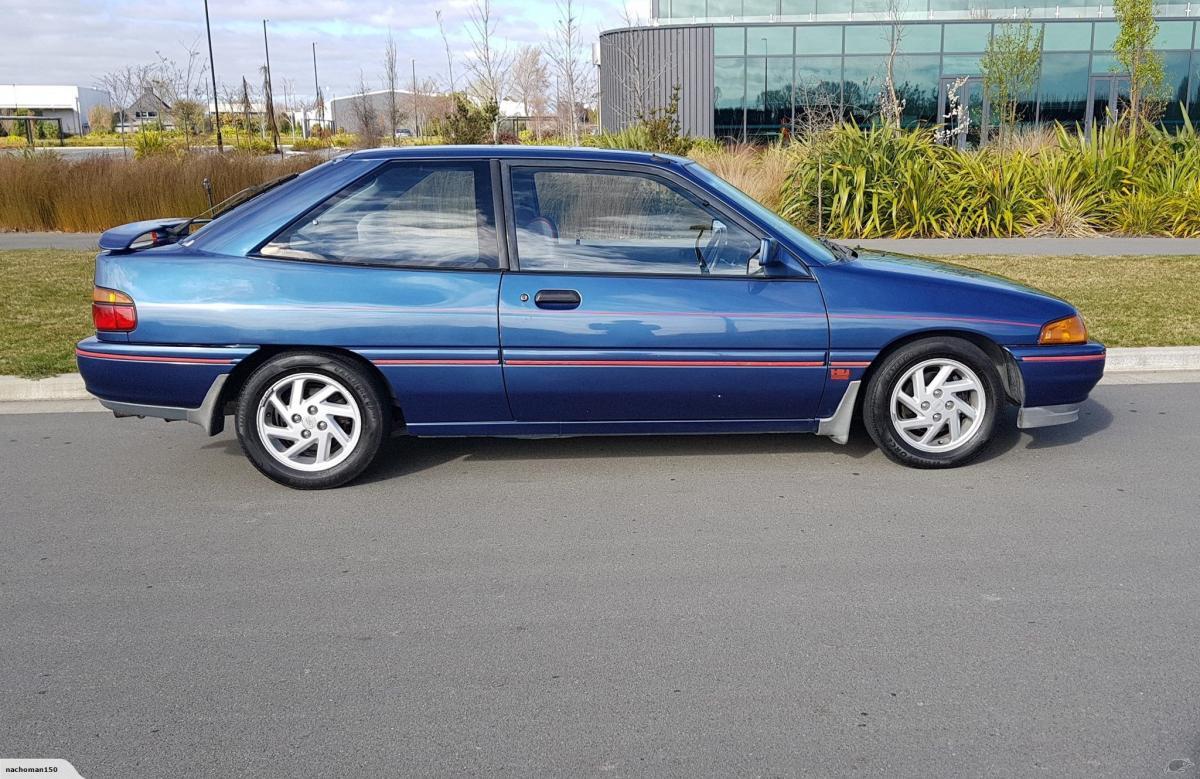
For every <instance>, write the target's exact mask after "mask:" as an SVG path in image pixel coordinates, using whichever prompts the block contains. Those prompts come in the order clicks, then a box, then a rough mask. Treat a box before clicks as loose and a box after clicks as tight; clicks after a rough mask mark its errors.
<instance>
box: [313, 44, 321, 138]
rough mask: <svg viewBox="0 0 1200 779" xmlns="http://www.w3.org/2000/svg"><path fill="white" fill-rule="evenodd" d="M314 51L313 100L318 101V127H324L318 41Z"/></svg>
mask: <svg viewBox="0 0 1200 779" xmlns="http://www.w3.org/2000/svg"><path fill="white" fill-rule="evenodd" d="M312 50H313V100H314V101H316V106H315V107H316V109H317V126H318V127H323V126H324V124H325V101H324V100H322V99H321V83H320V82H319V81H318V80H317V42H316V41H313V45H312ZM322 131H323V130H322ZM310 134H311V133H310Z"/></svg>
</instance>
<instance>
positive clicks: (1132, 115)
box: [1113, 0, 1166, 136]
mask: <svg viewBox="0 0 1200 779" xmlns="http://www.w3.org/2000/svg"><path fill="white" fill-rule="evenodd" d="M1113 15H1114V16H1115V17H1116V18H1117V23H1118V24H1119V25H1120V30H1119V31H1118V32H1117V39H1116V40H1115V41H1114V42H1113V53H1114V54H1115V55H1116V57H1117V62H1119V63H1121V65H1122V66H1123V67H1124V68H1125V71H1126V72H1127V73H1128V74H1129V111H1128V116H1129V132H1130V134H1132V135H1135V136H1136V135H1137V133H1138V128H1139V126H1140V125H1141V123H1142V122H1143V121H1146V120H1153V119H1155V118H1157V116H1158V114H1159V113H1160V112H1161V111H1162V108H1163V105H1164V103H1165V101H1166V94H1165V93H1166V76H1165V74H1164V72H1163V61H1162V55H1160V54H1159V53H1158V52H1157V51H1155V50H1154V49H1153V48H1151V47H1152V46H1153V45H1154V38H1155V36H1157V35H1158V22H1157V21H1155V19H1154V0H1113Z"/></svg>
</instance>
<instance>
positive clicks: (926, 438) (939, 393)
mask: <svg viewBox="0 0 1200 779" xmlns="http://www.w3.org/2000/svg"><path fill="white" fill-rule="evenodd" d="M888 408H889V410H890V412H891V417H892V426H893V427H894V428H895V430H896V433H897V434H898V435H899V436H900V438H901V439H902V440H903V441H904V443H906V444H908V445H909V446H911V447H913V448H914V449H918V450H920V451H922V452H952V451H954V450H955V449H958V448H960V447H962V446H963V445H965V444H966V443H968V442H969V441H970V440H971V439H972V438H973V437H974V436H975V434H976V433H977V432H978V431H979V428H980V426H981V425H982V424H983V419H984V414H985V412H986V411H987V393H986V391H985V390H984V384H983V382H982V381H981V380H980V379H979V377H978V376H977V375H976V374H975V372H974V371H972V370H971V369H970V368H968V367H967V366H966V365H964V364H962V363H961V362H958V361H957V360H951V359H948V358H944V357H938V358H934V359H930V360H924V361H922V362H920V363H917V364H916V365H914V366H913V367H911V368H909V369H908V370H907V371H905V372H904V374H903V375H902V376H901V377H900V380H899V381H897V382H896V384H895V386H894V387H893V389H892V395H891V401H890V402H889V404H888Z"/></svg>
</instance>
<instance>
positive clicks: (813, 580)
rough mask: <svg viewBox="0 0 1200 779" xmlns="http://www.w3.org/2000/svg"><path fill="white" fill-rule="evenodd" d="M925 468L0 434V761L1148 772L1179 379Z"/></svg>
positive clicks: (1197, 580)
mask: <svg viewBox="0 0 1200 779" xmlns="http://www.w3.org/2000/svg"><path fill="white" fill-rule="evenodd" d="M1094 396H1095V400H1094V401H1092V402H1090V403H1089V404H1088V405H1087V407H1086V409H1085V416H1084V418H1083V419H1082V420H1081V422H1080V423H1078V424H1076V425H1073V426H1069V427H1064V428H1054V429H1046V430H1041V431H1036V432H1035V433H1034V434H1027V433H1023V434H1018V433H1017V432H1016V431H1015V430H1014V431H1012V432H1008V433H1006V434H1005V435H1003V436H1002V437H1001V438H1000V439H999V440H998V441H997V443H996V445H995V446H994V447H993V448H992V449H991V450H990V451H989V452H988V453H987V457H986V458H985V459H984V461H982V462H979V463H977V464H975V465H972V466H970V467H967V468H965V469H960V470H956V471H952V472H919V471H911V470H904V469H902V468H899V467H897V466H894V465H891V464H890V463H888V462H887V461H886V460H884V458H883V457H882V456H881V455H879V453H878V452H876V451H874V450H872V449H871V448H870V447H869V446H868V445H867V443H866V442H865V440H864V437H863V436H862V434H861V433H859V435H858V437H857V439H856V440H854V441H852V442H851V445H849V446H848V447H845V448H843V447H838V446H836V445H835V444H832V443H830V442H827V441H825V440H823V439H818V438H816V437H784V436H747V437H727V438H712V437H699V438H659V439H574V440H562V441H499V440H448V441H415V440H397V441H395V442H393V443H392V444H391V445H390V449H389V452H388V455H389V458H388V460H387V461H386V462H385V463H384V464H382V465H380V466H378V467H376V468H375V469H374V470H373V471H371V472H370V473H369V475H368V477H367V478H366V479H365V480H364V481H363V482H362V483H360V484H358V485H356V486H352V487H349V488H345V489H341V490H337V491H332V492H325V493H299V492H290V491H288V490H286V489H283V488H281V487H277V486H275V485H274V484H272V483H270V482H268V481H266V480H265V479H263V478H262V477H260V476H258V475H257V473H255V472H254V471H253V470H252V469H251V468H250V466H249V465H248V464H247V463H246V462H244V461H243V459H242V457H241V455H240V453H239V452H238V450H237V445H236V442H235V441H234V439H233V438H232V437H231V436H230V435H229V434H225V435H223V436H221V437H220V438H217V439H211V440H210V439H206V438H205V437H204V436H203V434H202V433H201V432H200V431H199V429H198V428H195V427H190V426H184V425H167V424H165V423H163V422H161V421H141V422H138V421H131V420H122V421H117V420H113V419H111V418H109V417H106V416H104V415H100V414H55V415H38V414H35V415H16V416H0V435H2V438H0V441H3V443H4V446H3V448H2V449H0V473H2V474H3V493H4V499H3V501H2V502H0V549H2V550H3V556H2V557H0V624H2V625H3V630H2V631H0V658H2V662H0V692H2V696H3V697H2V699H0V700H2V702H3V703H2V705H0V752H2V753H3V756H7V757H16V756H21V757H60V758H66V759H68V760H70V761H71V762H73V763H74V764H75V766H76V767H77V768H79V769H80V771H81V772H82V773H83V774H84V776H87V777H89V779H90V778H92V777H108V776H120V777H133V776H166V775H214V774H218V773H221V774H224V773H228V774H232V775H240V774H250V773H255V772H259V773H260V775H268V776H284V775H291V776H311V775H328V776H351V775H353V776H377V775H389V776H404V775H448V774H454V775H462V774H498V773H503V774H507V775H515V776H528V775H557V776H577V775H584V776H587V775H644V774H653V775H678V776H696V775H717V776H733V775H738V776H741V775H801V774H804V775H819V776H830V775H885V776H896V775H907V776H930V775H942V776H984V775H996V776H1030V775H1045V776H1056V777H1057V776H1089V777H1092V776H1121V777H1131V776H1162V775H1168V776H1178V777H1194V776H1196V775H1197V769H1196V767H1195V766H1196V764H1197V763H1200V754H1198V753H1200V574H1198V566H1197V560H1198V558H1200V522H1198V515H1200V479H1198V478H1197V477H1198V476H1200V469H1198V467H1197V460H1196V449H1197V443H1198V442H1200V441H1198V435H1197V430H1198V429H1200V408H1198V404H1197V403H1196V401H1197V398H1198V397H1200V385H1198V384H1167V385H1157V386H1102V387H1100V388H1098V389H1097V390H1096V392H1095V394H1094Z"/></svg>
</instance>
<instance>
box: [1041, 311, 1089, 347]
mask: <svg viewBox="0 0 1200 779" xmlns="http://www.w3.org/2000/svg"><path fill="white" fill-rule="evenodd" d="M1087 339H1088V335H1087V325H1085V324H1084V323H1083V317H1082V316H1080V315H1079V314H1075V315H1074V316H1068V317H1064V318H1062V319H1055V320H1054V321H1053V322H1050V323H1048V324H1046V325H1044V326H1043V327H1042V332H1041V334H1040V335H1039V336H1038V343H1039V344H1046V345H1049V346H1055V345H1059V344H1083V343H1087Z"/></svg>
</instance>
